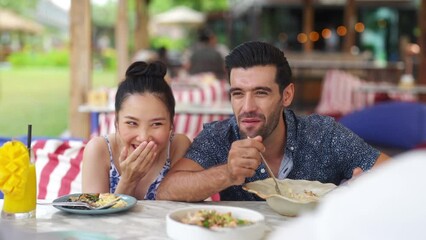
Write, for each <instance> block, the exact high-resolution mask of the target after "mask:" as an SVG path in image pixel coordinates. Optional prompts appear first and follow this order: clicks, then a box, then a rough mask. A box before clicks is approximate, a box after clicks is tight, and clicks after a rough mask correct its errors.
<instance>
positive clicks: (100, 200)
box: [68, 193, 127, 209]
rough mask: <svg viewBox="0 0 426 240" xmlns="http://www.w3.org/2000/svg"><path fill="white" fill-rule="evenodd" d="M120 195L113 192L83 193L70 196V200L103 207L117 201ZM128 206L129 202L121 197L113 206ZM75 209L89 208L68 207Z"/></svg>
mask: <svg viewBox="0 0 426 240" xmlns="http://www.w3.org/2000/svg"><path fill="white" fill-rule="evenodd" d="M118 197H119V196H117V195H115V194H113V193H93V194H92V193H83V194H80V195H79V196H76V197H70V198H69V199H68V201H69V202H85V203H88V204H90V205H92V206H94V207H102V206H105V205H107V204H109V203H110V202H112V201H115V200H116V199H117V198H118ZM125 206H127V202H126V201H124V200H122V199H120V200H119V201H118V202H117V203H116V204H114V205H113V206H112V207H111V208H122V207H125ZM68 208H74V209H87V208H85V207H68Z"/></svg>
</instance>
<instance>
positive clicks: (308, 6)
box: [303, 0, 314, 52]
mask: <svg viewBox="0 0 426 240" xmlns="http://www.w3.org/2000/svg"><path fill="white" fill-rule="evenodd" d="M304 1H305V4H304V5H305V8H304V9H303V32H304V33H305V34H306V35H307V36H308V41H307V42H306V43H305V44H304V45H303V51H304V52H312V50H313V48H314V43H313V42H312V41H311V40H310V39H309V34H310V33H311V32H312V30H313V29H314V7H313V5H312V0H304Z"/></svg>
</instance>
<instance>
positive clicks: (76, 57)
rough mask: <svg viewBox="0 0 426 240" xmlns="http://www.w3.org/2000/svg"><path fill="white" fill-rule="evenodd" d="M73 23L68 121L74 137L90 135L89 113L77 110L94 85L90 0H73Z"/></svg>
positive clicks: (71, 31)
mask: <svg viewBox="0 0 426 240" xmlns="http://www.w3.org/2000/svg"><path fill="white" fill-rule="evenodd" d="M70 23H71V25H70V39H71V40H70V55H71V56H70V58H71V59H70V62H71V67H70V78H71V86H70V90H71V92H70V95H71V96H70V108H69V123H68V124H69V130H70V134H71V137H78V138H86V139H87V138H88V137H89V135H90V116H89V114H88V113H80V112H78V107H79V106H80V105H81V104H84V103H85V102H86V97H87V93H88V92H89V90H90V89H91V85H92V79H91V76H92V46H91V8H90V1H87V0H73V1H71V10H70Z"/></svg>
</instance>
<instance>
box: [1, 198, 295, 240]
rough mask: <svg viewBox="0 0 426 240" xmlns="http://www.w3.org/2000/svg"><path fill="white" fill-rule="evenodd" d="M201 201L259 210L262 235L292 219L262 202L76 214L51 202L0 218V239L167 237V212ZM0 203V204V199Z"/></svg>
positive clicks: (148, 205) (165, 204)
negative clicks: (30, 212) (30, 214)
mask: <svg viewBox="0 0 426 240" xmlns="http://www.w3.org/2000/svg"><path fill="white" fill-rule="evenodd" d="M201 204H208V205H226V206H234V207H243V208H249V209H252V210H255V211H258V212H260V213H262V214H263V215H264V216H265V219H266V226H267V230H266V234H265V237H264V239H266V238H267V236H268V235H269V234H270V233H271V231H273V230H274V229H275V228H276V227H277V226H279V225H281V224H283V223H285V222H286V221H288V220H291V219H292V218H289V217H285V216H281V215H279V214H278V213H275V212H274V211H273V210H272V209H271V208H270V207H269V206H268V205H267V203H266V202H202V203H184V202H171V201H138V203H137V205H136V206H135V207H133V208H132V209H130V210H129V211H127V212H122V213H115V214H109V215H76V214H70V213H65V212H62V211H59V210H57V209H56V208H54V207H52V206H45V205H37V214H36V218H33V219H25V220H4V219H0V239H26V237H29V236H31V238H30V239H66V238H65V237H64V236H66V235H67V234H74V235H73V236H74V237H76V236H80V237H79V238H78V239H169V238H168V237H167V233H166V215H167V213H169V212H171V211H172V210H175V209H177V208H181V207H189V206H196V205H201ZM0 206H1V207H2V206H3V200H2V199H1V200H0ZM84 237H85V238H84ZM69 239H71V238H69ZM73 239H77V238H73Z"/></svg>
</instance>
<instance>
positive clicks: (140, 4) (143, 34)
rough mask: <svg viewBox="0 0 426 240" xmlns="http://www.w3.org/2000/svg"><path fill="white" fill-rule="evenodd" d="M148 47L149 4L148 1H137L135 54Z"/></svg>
mask: <svg viewBox="0 0 426 240" xmlns="http://www.w3.org/2000/svg"><path fill="white" fill-rule="evenodd" d="M148 47H149V33H148V3H147V0H136V29H135V53H136V52H138V51H139V50H142V49H147V48H148Z"/></svg>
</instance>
